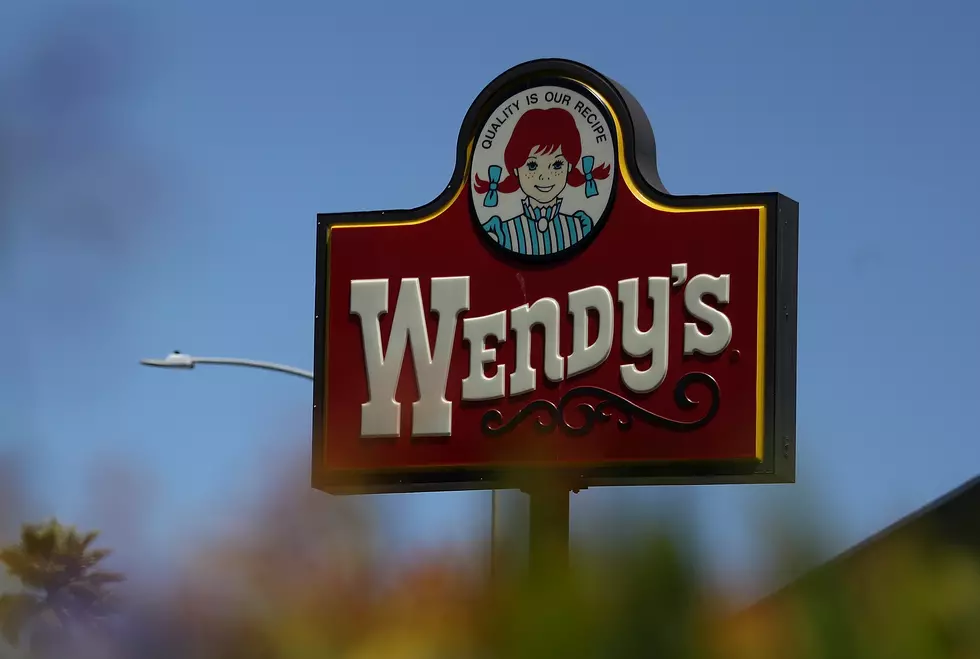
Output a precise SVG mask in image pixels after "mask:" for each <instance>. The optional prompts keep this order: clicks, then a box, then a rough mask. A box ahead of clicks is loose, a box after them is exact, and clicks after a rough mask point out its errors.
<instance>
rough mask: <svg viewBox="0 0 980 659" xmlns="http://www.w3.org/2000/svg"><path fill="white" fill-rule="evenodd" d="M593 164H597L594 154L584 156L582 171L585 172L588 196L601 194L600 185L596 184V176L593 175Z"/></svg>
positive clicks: (586, 194)
mask: <svg viewBox="0 0 980 659" xmlns="http://www.w3.org/2000/svg"><path fill="white" fill-rule="evenodd" d="M593 165H595V158H593V157H592V156H582V173H583V174H585V196H586V197H594V196H596V195H597V194H599V186H598V185H596V182H595V178H593V177H592V166H593Z"/></svg>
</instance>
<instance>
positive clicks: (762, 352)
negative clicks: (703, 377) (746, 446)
mask: <svg viewBox="0 0 980 659" xmlns="http://www.w3.org/2000/svg"><path fill="white" fill-rule="evenodd" d="M768 221H769V218H768V217H766V207H765V206H763V207H762V208H760V209H759V294H758V296H757V298H756V299H757V300H758V304H759V308H758V317H757V318H756V323H757V331H756V341H757V342H756V346H755V354H756V359H755V368H756V371H755V373H756V375H755V383H756V390H755V458H756V460H758V461H760V462H761V461H762V458H763V457H764V455H765V438H766V417H765V414H766V261H767V259H766V246H767V243H766V237H767V229H768Z"/></svg>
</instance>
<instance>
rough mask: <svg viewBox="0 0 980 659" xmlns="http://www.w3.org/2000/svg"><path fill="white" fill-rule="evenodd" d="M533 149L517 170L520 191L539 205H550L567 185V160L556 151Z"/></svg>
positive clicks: (569, 166) (559, 151)
mask: <svg viewBox="0 0 980 659" xmlns="http://www.w3.org/2000/svg"><path fill="white" fill-rule="evenodd" d="M548 151H549V149H547V148H542V147H540V146H537V147H535V148H534V149H533V150H532V151H531V153H530V154H528V157H527V160H526V161H525V162H524V164H523V165H521V166H520V167H518V168H517V177H518V180H519V181H520V184H521V191H522V192H523V193H524V194H525V195H527V196H528V197H529V198H531V199H533V200H534V201H536V202H538V203H539V204H550V203H551V202H553V201H554V200H555V199H557V198H558V195H560V194H561V193H562V190H564V189H565V186H566V185H567V184H568V174H569V172H570V171H571V169H572V166H571V164H570V163H569V162H568V159H567V158H565V156H564V154H562V149H561V147H560V146H559V147H558V148H557V149H551V153H548Z"/></svg>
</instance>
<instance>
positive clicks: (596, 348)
mask: <svg viewBox="0 0 980 659" xmlns="http://www.w3.org/2000/svg"><path fill="white" fill-rule="evenodd" d="M590 309H594V310H595V312H596V313H597V314H598V315H599V335H598V336H597V337H596V340H595V342H594V343H593V344H592V345H588V342H589V310H590ZM568 313H569V314H571V315H572V322H573V326H572V354H570V355H569V356H568V377H572V376H573V375H578V374H579V373H585V372H586V371H590V370H592V369H593V368H595V367H597V366H599V365H600V364H602V362H604V361H606V359H608V358H609V353H610V352H612V340H613V325H614V323H615V319H614V317H613V299H612V294H611V293H610V292H609V290H608V289H607V288H606V287H604V286H590V287H589V288H583V289H581V290H578V291H572V292H571V293H569V294H568Z"/></svg>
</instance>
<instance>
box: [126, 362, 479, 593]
mask: <svg viewBox="0 0 980 659" xmlns="http://www.w3.org/2000/svg"><path fill="white" fill-rule="evenodd" d="M140 364H143V365H144V366H156V367H159V368H183V369H191V368H194V367H195V366H197V365H198V364H206V365H215V366H241V367H245V368H260V369H263V370H266V371H276V372H278V373H286V374H287V375H295V376H298V377H301V378H304V379H307V380H313V373H311V372H310V371H304V370H303V369H301V368H294V367H292V366H284V365H282V364H274V363H272V362H260V361H255V360H254V359H235V358H230V357H195V356H193V355H185V354H184V353H182V352H180V351H179V350H174V351H173V352H172V353H170V354H169V355H167V356H166V357H164V358H163V359H141V360H140ZM496 540H497V491H496V490H491V491H490V572H491V576H493V573H494V572H495V567H496Z"/></svg>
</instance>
